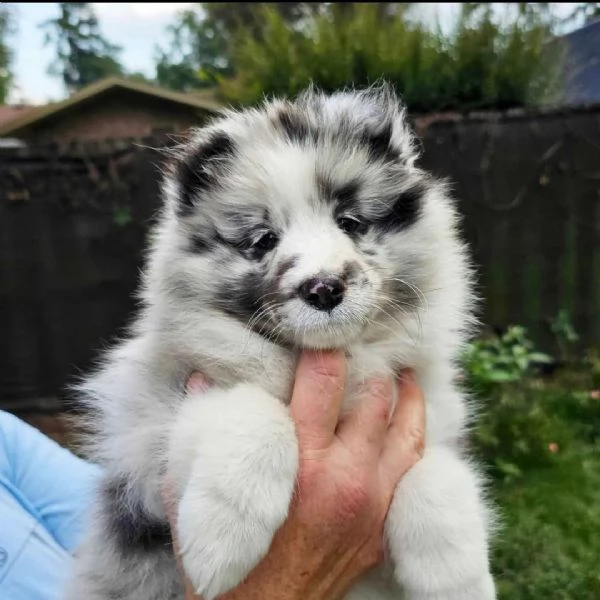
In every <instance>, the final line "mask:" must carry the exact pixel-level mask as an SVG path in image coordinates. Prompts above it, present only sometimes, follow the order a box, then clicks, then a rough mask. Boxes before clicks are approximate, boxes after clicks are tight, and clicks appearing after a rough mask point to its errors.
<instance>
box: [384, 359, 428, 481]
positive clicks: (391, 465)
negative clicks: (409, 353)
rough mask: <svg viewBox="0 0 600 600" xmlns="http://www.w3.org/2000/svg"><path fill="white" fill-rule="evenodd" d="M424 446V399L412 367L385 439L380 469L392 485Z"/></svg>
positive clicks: (402, 383) (400, 388)
mask: <svg viewBox="0 0 600 600" xmlns="http://www.w3.org/2000/svg"><path fill="white" fill-rule="evenodd" d="M424 449H425V401H424V398H423V393H422V392H421V389H420V387H419V385H418V383H417V381H416V378H415V375H414V372H413V371H410V370H406V371H404V372H403V375H402V377H401V379H400V381H399V382H398V404H397V406H396V410H395V411H394V416H393V417H392V421H391V423H390V425H389V428H388V431H387V434H386V436H385V439H384V442H383V450H382V453H381V460H380V463H379V464H380V470H381V474H382V477H384V478H385V479H386V480H387V481H388V482H389V485H391V486H392V489H393V488H395V487H396V485H397V483H398V481H399V480H400V479H401V477H402V476H403V475H404V474H405V473H406V472H407V471H408V470H409V469H410V468H411V467H412V466H413V465H414V464H415V463H416V462H417V461H418V460H419V459H420V458H421V457H422V456H423V452H424Z"/></svg>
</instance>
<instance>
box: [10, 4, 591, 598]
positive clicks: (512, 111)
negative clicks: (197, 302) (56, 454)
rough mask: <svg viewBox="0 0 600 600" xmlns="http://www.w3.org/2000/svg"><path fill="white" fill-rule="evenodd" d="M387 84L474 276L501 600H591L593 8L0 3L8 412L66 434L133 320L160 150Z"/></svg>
mask: <svg viewBox="0 0 600 600" xmlns="http://www.w3.org/2000/svg"><path fill="white" fill-rule="evenodd" d="M381 78H384V79H386V80H388V81H389V82H390V83H392V84H393V85H394V86H395V87H396V89H397V90H398V92H399V93H400V94H401V95H402V97H403V99H404V101H405V102H406V104H407V106H408V110H409V114H410V118H411V121H412V123H413V126H414V128H415V130H416V132H417V134H418V135H419V137H420V139H421V145H422V151H423V154H422V158H421V165H422V166H424V167H425V168H428V169H430V170H431V171H433V172H434V173H435V174H437V175H439V176H443V177H447V178H448V179H449V181H450V182H451V184H452V189H453V191H454V194H455V196H456V197H457V198H458V203H459V204H458V205H459V208H460V211H461V213H462V215H463V217H464V219H463V232H464V235H465V237H466V239H467V240H468V241H469V243H470V245H471V248H472V252H473V257H474V259H475V262H476V264H477V266H478V276H479V293H480V295H481V298H482V303H481V311H480V317H481V321H482V331H481V335H480V337H479V338H478V339H476V340H474V341H473V343H472V344H471V345H470V346H469V347H468V349H467V351H466V352H465V355H464V356H463V367H464V384H465V385H466V386H467V387H468V388H469V389H470V390H472V392H473V394H474V395H475V396H477V397H478V400H479V403H480V406H481V409H482V410H481V419H480V422H479V424H478V425H477V427H476V428H475V429H474V430H473V431H472V434H471V436H470V443H471V445H472V447H473V451H474V452H475V453H476V454H477V456H479V458H480V459H481V461H482V465H483V468H484V469H485V471H486V473H487V474H488V475H489V481H490V495H491V496H492V497H493V498H494V500H495V501H496V502H497V504H498V506H499V508H500V513H499V514H500V522H501V530H500V533H499V535H498V537H497V539H496V541H495V543H494V551H493V567H494V572H495V574H496V576H497V580H498V585H499V592H500V598H502V599H503V600H508V599H510V600H575V599H577V600H597V599H598V598H599V597H600V568H599V567H598V556H600V454H599V452H598V451H599V440H600V3H510V4H508V3H505V4H501V3H463V4H458V3H445V4H442V3H430V4H428V3H371V4H366V3H294V2H288V3H235V2H230V3H202V4H192V3H170V4H167V3H158V4H149V3H146V4H136V3H129V4H115V3H75V2H72V3H62V4H59V3H43V4H41V3H37V4H36V3H31V4H22V3H2V4H0V339H1V341H0V408H2V409H4V410H8V411H10V412H13V413H14V414H16V415H18V416H20V417H21V418H23V419H25V420H27V421H29V422H30V423H33V424H34V425H35V426H37V427H38V428H39V429H41V430H42V431H44V432H45V433H46V434H48V435H49V436H51V437H53V438H54V439H56V440H57V441H59V442H60V443H61V444H64V445H69V444H70V443H71V435H72V430H71V429H70V427H69V426H68V425H67V420H66V419H65V416H66V415H67V414H68V413H69V412H71V411H72V408H71V406H70V400H71V397H70V394H69V389H68V386H69V384H70V383H72V382H73V381H74V380H75V378H76V377H78V376H79V375H81V374H82V373H84V372H86V370H87V369H88V368H89V367H90V366H91V365H92V364H93V361H94V360H95V359H96V358H97V357H98V354H99V352H100V351H101V350H102V349H103V348H106V347H107V346H108V345H110V344H111V343H112V342H113V341H114V340H115V339H116V338H117V336H118V335H120V334H123V333H124V326H125V325H126V324H127V323H128V322H129V321H130V319H131V316H132V314H133V313H134V311H135V309H136V303H135V298H134V291H135V289H136V287H137V284H138V281H139V272H140V269H141V267H142V266H143V251H144V247H145V244H146V243H147V241H148V236H149V235H150V228H151V226H152V223H153V219H154V216H155V214H156V211H157V209H158V207H159V206H160V199H159V196H158V180H159V178H158V177H159V166H160V164H161V156H160V154H159V153H158V152H157V151H155V150H153V148H157V147H161V146H164V145H169V144H172V143H173V140H174V139H176V137H177V135H179V136H181V135H185V131H186V129H188V128H189V127H190V126H193V125H199V124H202V123H203V122H205V121H206V119H209V118H210V117H211V116H212V115H215V114H216V113H217V112H218V111H219V110H220V109H221V108H222V107H225V106H227V105H233V106H249V105H252V104H254V103H256V102H259V101H260V100H261V99H262V98H263V97H264V96H271V95H284V96H293V95H294V94H296V93H297V92H298V91H300V90H301V89H302V88H304V87H305V86H306V85H307V84H309V83H310V82H314V83H316V84H317V85H319V86H320V87H321V88H323V89H324V90H327V91H331V90H336V89H339V88H343V87H345V86H357V87H362V86H365V85H368V84H371V83H374V82H376V81H378V80H380V79H381Z"/></svg>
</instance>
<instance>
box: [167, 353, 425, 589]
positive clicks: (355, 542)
mask: <svg viewBox="0 0 600 600" xmlns="http://www.w3.org/2000/svg"><path fill="white" fill-rule="evenodd" d="M345 376H346V364H345V359H344V357H343V355H342V354H341V353H339V352H319V353H314V352H311V353H305V354H304V355H303V356H302V358H301V360H300V363H299V365H298V369H297V372H296V382H295V386H294V391H293V394H292V399H291V403H290V414H291V416H292V418H293V419H294V421H295V423H296V429H297V434H298V440H299V444H300V470H299V475H298V486H297V492H296V494H295V497H294V500H293V502H292V505H291V506H290V513H289V516H288V519H287V520H286V522H285V523H284V525H283V526H282V527H281V529H280V530H279V531H278V532H277V534H276V535H275V537H274V539H273V543H272V546H271V549H270V551H269V553H268V554H267V556H266V557H265V558H264V559H263V561H262V562H261V563H260V564H259V565H258V566H257V567H256V568H255V569H254V571H253V572H252V573H250V575H249V576H248V577H247V578H246V580H245V581H244V582H243V583H242V584H240V585H239V586H238V587H237V588H236V589H234V590H232V591H231V592H229V593H227V594H225V595H224V596H222V597H221V600H241V599H242V598H243V599H244V600H252V599H253V598H257V599H258V598H260V599H261V600H271V599H275V598H277V599H280V600H281V599H286V600H287V599H289V600H292V599H300V598H302V599H303V600H324V599H327V600H335V599H336V598H340V597H342V596H343V595H344V593H345V592H346V591H347V590H348V589H349V588H350V587H351V585H352V583H353V582H354V581H356V579H358V578H359V577H360V576H361V575H363V574H364V573H366V572H367V571H368V570H369V569H370V568H372V567H373V566H375V565H376V564H378V563H379V562H380V561H381V560H382V558H383V552H384V535H383V526H384V522H385V516H386V514H387V510H388V508H389V505H390V502H391V499H392V496H393V493H394V490H395V488H396V485H397V483H398V481H399V480H400V479H401V477H402V476H403V475H404V474H405V473H406V472H407V471H408V470H409V469H410V467H411V466H412V465H413V464H414V463H415V462H416V461H417V460H418V459H419V457H420V456H421V454H422V451H423V447H424V439H423V435H424V433H423V432H424V429H425V426H424V403H423V397H422V395H421V392H420V390H419V388H418V386H417V384H416V383H415V381H414V377H413V376H412V375H411V374H410V373H408V372H405V373H404V374H403V377H402V379H401V381H400V382H399V383H397V384H394V383H393V382H392V381H385V380H377V379H373V380H371V381H369V382H368V383H367V385H366V386H365V389H364V390H363V393H362V401H361V402H359V403H358V405H357V407H356V408H355V410H354V411H353V412H352V413H351V414H350V415H349V416H348V417H347V418H346V419H344V420H343V421H342V422H339V418H340V409H341V402H342V399H343V384H344V381H345ZM393 385H398V397H399V402H398V406H397V408H396V410H395V413H394V415H393V417H392V419H391V421H390V419H389V415H390V407H391V397H392V386H393ZM207 387H208V384H207V382H206V381H205V380H203V379H202V378H201V377H200V376H199V375H194V376H193V377H192V378H191V379H190V382H189V384H188V389H190V390H191V391H198V390H202V389H206V388H207ZM166 506H167V512H168V514H169V518H170V520H171V523H172V525H173V524H174V511H173V503H172V501H170V499H169V498H168V496H167V497H166ZM174 542H175V543H176V540H174ZM176 553H177V552H176ZM185 581H186V600H193V599H196V600H198V598H199V597H198V596H194V594H193V590H192V589H191V586H190V585H189V582H188V581H187V579H185Z"/></svg>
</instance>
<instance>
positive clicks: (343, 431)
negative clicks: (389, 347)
mask: <svg viewBox="0 0 600 600" xmlns="http://www.w3.org/2000/svg"><path fill="white" fill-rule="evenodd" d="M392 386H393V382H392V380H391V378H387V379H384V378H372V379H370V380H368V381H367V383H366V384H365V386H364V387H363V390H362V391H361V393H360V394H359V398H358V401H357V403H356V406H355V408H354V410H353V411H352V412H351V413H350V415H349V416H348V418H347V419H345V420H344V421H343V422H342V423H341V424H340V426H339V427H338V432H337V435H338V437H339V438H340V439H341V440H342V441H343V442H344V443H345V444H347V445H348V447H351V448H356V449H357V450H359V451H361V452H362V453H363V454H364V456H365V458H367V459H377V458H378V457H379V455H380V453H381V449H382V447H383V442H384V440H385V437H386V431H387V429H388V424H389V418H390V411H391V408H392V394H393V387H392Z"/></svg>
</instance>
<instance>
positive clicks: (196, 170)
mask: <svg viewBox="0 0 600 600" xmlns="http://www.w3.org/2000/svg"><path fill="white" fill-rule="evenodd" d="M235 154H236V146H235V143H234V141H233V139H232V138H231V136H230V135H228V134H227V133H225V132H224V131H220V130H215V131H210V132H198V133H197V137H196V138H195V140H194V141H193V142H192V143H191V144H189V145H188V146H187V147H186V148H184V150H183V151H179V152H177V153H175V154H174V155H173V157H172V161H171V164H170V165H169V167H168V170H167V177H168V182H167V188H168V191H169V194H168V195H169V196H170V198H171V201H172V202H174V203H175V207H174V208H175V212H176V214H177V215H178V216H181V217H185V216H188V215H190V214H191V213H192V212H193V210H194V207H195V206H196V204H197V203H198V202H199V201H200V199H201V198H202V195H203V193H205V192H206V191H208V190H209V189H213V188H215V187H217V186H218V185H219V181H220V180H222V178H223V177H224V176H226V174H227V170H228V168H229V166H230V165H231V161H232V160H233V158H234V157H235Z"/></svg>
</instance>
